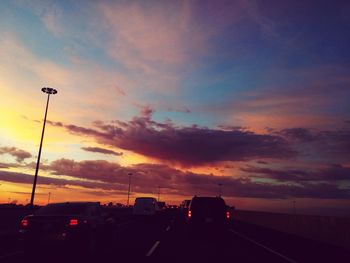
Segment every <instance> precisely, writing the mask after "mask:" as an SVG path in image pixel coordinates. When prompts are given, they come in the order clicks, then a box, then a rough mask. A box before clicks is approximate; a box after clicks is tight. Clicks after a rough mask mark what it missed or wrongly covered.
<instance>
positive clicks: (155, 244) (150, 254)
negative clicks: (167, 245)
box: [146, 240, 160, 257]
mask: <svg viewBox="0 0 350 263" xmlns="http://www.w3.org/2000/svg"><path fill="white" fill-rule="evenodd" d="M159 244H160V241H159V240H158V241H157V242H156V243H154V245H153V246H152V247H151V249H150V250H149V251H148V253H147V254H146V257H150V256H152V254H153V252H154V251H155V250H156V249H157V247H158V245H159Z"/></svg>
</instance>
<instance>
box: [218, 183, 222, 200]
mask: <svg viewBox="0 0 350 263" xmlns="http://www.w3.org/2000/svg"><path fill="white" fill-rule="evenodd" d="M218 185H219V196H220V197H221V195H222V188H221V187H222V184H218Z"/></svg>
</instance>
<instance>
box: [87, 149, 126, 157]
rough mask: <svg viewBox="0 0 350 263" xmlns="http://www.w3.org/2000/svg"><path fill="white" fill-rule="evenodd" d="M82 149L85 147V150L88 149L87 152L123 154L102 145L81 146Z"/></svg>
mask: <svg viewBox="0 0 350 263" xmlns="http://www.w3.org/2000/svg"><path fill="white" fill-rule="evenodd" d="M81 149H83V150H84V151H87V152H96V153H103V154H111V155H115V156H120V155H123V153H122V152H115V151H112V150H108V149H104V148H100V147H81Z"/></svg>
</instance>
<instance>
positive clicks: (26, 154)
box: [0, 147, 32, 162]
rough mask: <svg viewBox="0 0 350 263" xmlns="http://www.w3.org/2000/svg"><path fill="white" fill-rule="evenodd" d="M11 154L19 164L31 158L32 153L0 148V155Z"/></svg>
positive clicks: (11, 148)
mask: <svg viewBox="0 0 350 263" xmlns="http://www.w3.org/2000/svg"><path fill="white" fill-rule="evenodd" d="M5 153H7V154H10V155H12V156H13V157H15V158H16V161H17V162H23V160H24V159H27V158H31V157H32V155H31V153H29V152H27V151H24V150H21V149H18V148H16V147H0V154H5Z"/></svg>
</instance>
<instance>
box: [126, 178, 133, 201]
mask: <svg viewBox="0 0 350 263" xmlns="http://www.w3.org/2000/svg"><path fill="white" fill-rule="evenodd" d="M128 175H129V189H128V201H127V202H126V205H127V206H129V199H130V185H131V175H132V173H128Z"/></svg>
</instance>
